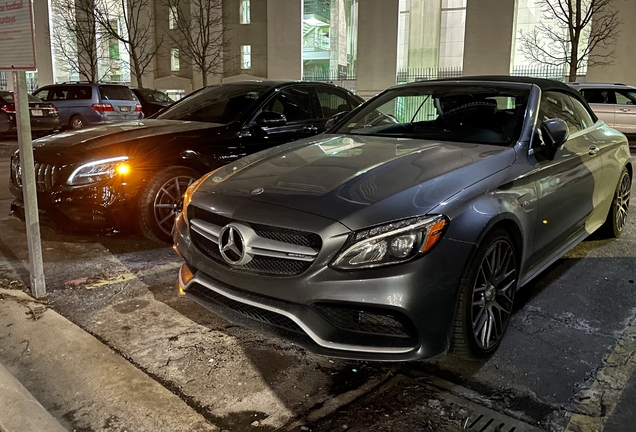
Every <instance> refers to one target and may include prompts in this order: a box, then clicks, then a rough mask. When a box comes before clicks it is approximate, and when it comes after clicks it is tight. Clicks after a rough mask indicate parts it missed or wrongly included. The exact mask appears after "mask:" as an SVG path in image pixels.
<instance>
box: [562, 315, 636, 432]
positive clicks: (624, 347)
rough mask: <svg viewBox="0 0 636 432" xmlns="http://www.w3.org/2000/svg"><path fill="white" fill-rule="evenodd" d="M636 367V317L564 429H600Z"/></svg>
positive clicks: (575, 431)
mask: <svg viewBox="0 0 636 432" xmlns="http://www.w3.org/2000/svg"><path fill="white" fill-rule="evenodd" d="M634 369H636V318H634V319H632V321H631V323H630V325H629V327H628V328H627V330H625V332H624V333H623V335H622V336H621V338H620V340H619V341H618V343H617V344H616V346H615V347H614V350H613V351H612V353H611V354H610V355H609V357H608V358H607V360H606V361H605V366H603V368H602V369H601V370H600V371H599V373H598V375H597V376H596V380H595V381H594V383H593V384H592V386H591V387H590V389H589V390H588V391H587V396H589V397H587V398H586V399H584V400H583V401H581V403H580V404H579V405H578V406H577V409H576V410H575V411H576V412H577V413H576V414H573V415H572V417H571V418H570V423H569V424H568V426H567V428H566V430H565V431H566V432H600V431H602V430H603V428H604V426H605V422H606V421H607V420H608V419H609V418H610V417H611V416H612V414H613V412H614V410H615V409H616V405H618V402H619V401H620V398H621V394H622V393H623V390H624V389H625V386H626V385H627V382H628V381H629V379H630V378H631V376H632V374H633V373H634Z"/></svg>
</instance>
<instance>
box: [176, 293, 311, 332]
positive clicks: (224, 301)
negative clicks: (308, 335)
mask: <svg viewBox="0 0 636 432" xmlns="http://www.w3.org/2000/svg"><path fill="white" fill-rule="evenodd" d="M188 292H191V293H193V294H195V295H199V296H202V297H204V298H205V299H206V300H208V301H212V302H214V303H216V304H218V305H221V306H225V307H227V308H229V309H232V310H233V311H234V312H237V313H239V314H241V315H243V316H245V317H247V318H250V319H253V320H257V321H260V322H263V323H266V324H270V325H273V326H276V327H281V328H284V329H287V330H291V331H294V332H299V333H303V331H302V329H301V328H300V327H299V326H298V325H297V324H296V323H295V322H294V321H292V320H291V319H289V318H287V317H286V316H284V315H280V314H277V313H276V312H271V311H268V310H266V309H261V308H259V307H256V306H252V305H248V304H245V303H242V302H239V301H236V300H232V299H230V298H228V297H225V296H224V295H221V294H219V293H217V292H215V291H212V290H210V289H207V288H205V287H203V286H201V285H199V284H196V283H195V284H194V285H193V286H192V288H190V289H189V290H188Z"/></svg>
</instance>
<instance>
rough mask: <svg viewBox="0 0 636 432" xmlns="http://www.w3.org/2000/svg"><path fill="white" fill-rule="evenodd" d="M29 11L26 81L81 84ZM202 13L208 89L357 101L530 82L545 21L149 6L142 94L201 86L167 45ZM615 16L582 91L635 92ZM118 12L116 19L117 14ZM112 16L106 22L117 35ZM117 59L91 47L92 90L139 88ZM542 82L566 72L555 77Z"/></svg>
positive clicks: (235, 1)
mask: <svg viewBox="0 0 636 432" xmlns="http://www.w3.org/2000/svg"><path fill="white" fill-rule="evenodd" d="M32 1H33V6H34V19H35V27H36V30H35V31H36V36H37V37H36V40H37V46H36V49H37V61H38V71H37V74H31V77H32V78H33V81H34V82H35V81H37V82H38V84H39V85H40V86H41V85H44V84H48V83H52V82H63V81H69V80H78V79H80V77H79V76H78V74H77V73H73V72H72V71H69V70H68V67H64V66H67V65H65V64H61V62H63V61H62V60H61V59H59V58H56V55H55V50H54V49H52V48H51V42H50V41H51V31H54V30H53V29H52V28H51V25H50V23H51V22H53V18H54V17H52V11H54V10H55V8H52V7H51V2H55V1H58V0H32ZM74 1H76V2H77V1H81V0H74ZM101 1H112V2H121V0H101ZM206 2H213V3H214V2H216V4H218V8H217V9H218V13H219V14H220V16H222V20H221V21H220V23H219V24H218V25H217V27H216V28H214V29H212V30H210V32H218V34H221V35H222V44H221V48H219V54H218V55H219V56H220V58H221V64H220V66H219V67H218V68H216V69H215V70H214V71H211V72H210V73H208V74H207V76H206V77H205V78H206V80H207V83H208V84H214V83H221V82H224V81H231V80H236V79H244V78H249V77H260V78H270V79H303V78H304V79H317V80H327V81H332V82H334V83H336V84H341V85H344V86H346V87H349V88H353V89H355V90H356V91H357V92H358V93H359V94H361V95H362V96H363V97H367V96H371V95H373V94H375V93H377V92H378V91H381V90H382V89H384V88H386V87H388V86H391V85H394V84H395V83H396V81H398V82H400V81H412V80H418V79H431V78H436V77H444V76H449V77H452V76H461V75H474V74H504V75H507V74H519V75H528V74H533V73H534V71H536V70H538V69H541V68H540V67H539V66H538V65H536V64H533V62H532V61H531V60H529V59H528V58H526V57H525V56H524V54H523V53H522V50H521V49H520V35H521V34H522V32H524V31H525V32H529V31H532V29H533V28H534V27H535V26H537V25H538V24H539V23H540V22H541V21H542V20H544V16H543V14H542V12H541V8H540V4H539V3H537V0H304V1H303V0H181V1H177V2H176V4H178V5H179V7H169V6H168V5H167V2H166V0H150V1H149V3H148V8H147V11H146V15H147V17H148V18H147V20H148V22H147V25H148V26H149V27H150V28H152V29H153V32H152V33H153V35H154V38H153V40H152V41H151V42H150V43H152V44H156V45H157V46H158V52H157V56H156V57H155V58H154V59H153V61H152V64H151V65H150V67H149V68H148V71H147V72H146V73H145V74H144V77H143V84H144V86H145V87H151V88H157V89H162V90H167V91H169V92H170V93H172V95H173V96H177V97H179V96H181V95H183V94H186V93H189V92H190V91H192V90H194V89H197V88H200V87H201V86H202V83H203V82H204V81H205V80H204V77H203V76H202V74H201V72H200V71H199V70H198V68H197V67H196V66H193V64H192V62H191V61H189V59H188V58H187V56H186V55H185V54H184V50H183V49H181V47H179V46H176V45H175V44H174V43H173V42H172V39H171V38H170V35H171V34H172V32H175V31H176V30H175V20H176V19H177V18H179V17H186V18H187V17H190V16H194V14H196V13H197V12H196V11H197V10H198V9H197V8H198V6H199V5H200V3H206ZM174 3H175V2H174V0H173V4H174ZM613 5H614V7H615V8H616V9H617V10H619V12H620V16H621V18H622V24H621V25H620V27H621V28H620V29H619V31H620V33H619V37H618V40H617V42H616V44H615V51H616V54H617V56H616V59H615V61H614V64H613V65H612V66H609V67H604V68H591V69H590V70H589V71H588V72H587V73H588V80H601V81H607V82H613V81H621V82H628V83H633V84H636V72H635V71H636V68H634V67H633V66H634V65H632V63H633V62H634V60H632V58H633V56H631V55H630V54H631V51H630V49H631V48H630V47H632V46H633V42H632V41H633V40H634V39H633V32H634V29H633V28H632V27H631V26H630V23H631V21H632V19H630V17H631V18H636V1H633V0H613ZM119 13H120V14H121V15H122V16H123V15H124V14H125V13H126V11H125V10H121V11H120V12H119ZM122 16H113V17H112V19H113V20H114V21H115V22H118V23H120V25H122V24H121V23H122V22H123V21H124V20H123V19H122ZM555 25H558V23H555ZM122 26H123V25H122ZM121 31H125V28H123V27H122V29H121ZM125 48H126V47H125V46H124V45H123V44H122V43H121V41H117V40H112V38H111V39H108V38H107V39H106V40H104V41H102V42H101V43H100V46H99V47H98V49H99V50H100V52H101V55H102V57H103V58H105V60H104V61H100V65H99V69H100V70H99V73H100V79H102V80H103V81H105V82H122V83H126V84H131V85H133V86H136V85H137V82H136V81H137V80H136V79H135V76H134V74H133V73H131V68H130V58H129V55H128V54H127V51H126V49H125ZM552 72H553V73H554V74H557V75H558V74H561V75H563V74H564V72H565V71H562V70H560V69H559V68H556V69H555V68H553V69H552ZM36 75H37V80H36V79H35V77H36ZM543 75H545V72H542V75H540V76H543ZM582 78H583V77H582ZM0 85H2V82H1V81H0ZM8 85H10V83H8Z"/></svg>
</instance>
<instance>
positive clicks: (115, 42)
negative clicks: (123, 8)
mask: <svg viewBox="0 0 636 432" xmlns="http://www.w3.org/2000/svg"><path fill="white" fill-rule="evenodd" d="M110 27H111V28H112V29H113V30H115V31H116V32H117V33H118V34H119V20H117V19H111V20H110ZM108 58H109V59H111V60H121V56H120V55H119V39H118V38H116V37H115V36H113V35H110V36H109V37H108Z"/></svg>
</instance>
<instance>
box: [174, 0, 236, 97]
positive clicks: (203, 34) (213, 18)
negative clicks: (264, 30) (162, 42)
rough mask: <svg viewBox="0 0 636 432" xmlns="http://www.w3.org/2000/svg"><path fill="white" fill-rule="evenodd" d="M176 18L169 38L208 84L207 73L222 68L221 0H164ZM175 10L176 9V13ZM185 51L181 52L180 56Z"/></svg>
mask: <svg viewBox="0 0 636 432" xmlns="http://www.w3.org/2000/svg"><path fill="white" fill-rule="evenodd" d="M163 3H164V5H165V6H167V7H168V10H169V11H173V12H170V18H171V19H172V20H173V26H174V28H173V30H172V31H170V32H168V38H169V39H170V40H171V42H172V43H173V44H174V45H175V46H177V47H178V48H179V54H180V59H181V60H182V61H183V62H184V63H186V64H190V65H192V66H193V67H194V68H195V69H196V70H197V71H199V72H200V73H201V75H202V76H203V86H204V87H205V86H207V85H208V75H209V74H212V73H220V72H222V68H223V49H224V47H225V42H224V39H223V23H224V20H223V11H222V5H223V1H222V0H163ZM174 12H176V13H174ZM181 54H182V56H181Z"/></svg>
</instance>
